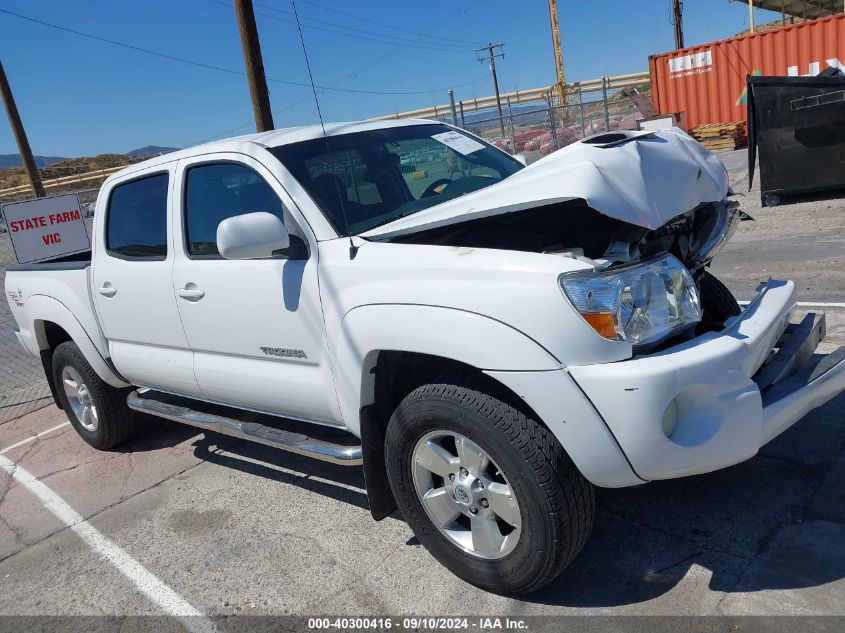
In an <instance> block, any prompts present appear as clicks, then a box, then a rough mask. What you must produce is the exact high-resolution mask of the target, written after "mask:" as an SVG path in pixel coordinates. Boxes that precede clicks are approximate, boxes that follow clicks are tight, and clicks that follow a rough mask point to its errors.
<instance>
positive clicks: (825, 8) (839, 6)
mask: <svg viewBox="0 0 845 633" xmlns="http://www.w3.org/2000/svg"><path fill="white" fill-rule="evenodd" d="M731 1H732V2H743V3H744V4H748V1H747V0H731ZM752 1H753V2H754V6H755V7H757V8H758V9H768V10H769V11H776V12H777V13H781V12H783V13H785V14H786V15H792V16H795V17H798V18H807V19H809V20H815V19H816V18H823V17H826V16H829V15H833V14H834V13H841V12H842V10H843V8H845V7H844V6H843V2H842V0H752Z"/></svg>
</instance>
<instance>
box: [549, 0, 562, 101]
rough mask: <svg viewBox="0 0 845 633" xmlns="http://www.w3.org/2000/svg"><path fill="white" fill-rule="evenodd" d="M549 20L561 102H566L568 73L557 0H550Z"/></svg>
mask: <svg viewBox="0 0 845 633" xmlns="http://www.w3.org/2000/svg"><path fill="white" fill-rule="evenodd" d="M549 22H550V23H551V26H552V49H553V52H554V56H555V72H556V73H557V90H558V99H560V104H561V105H564V104H565V102H566V95H565V94H564V90H566V88H565V86H566V75H565V73H564V71H563V48H562V47H561V44H560V24H559V23H558V17H557V0H549Z"/></svg>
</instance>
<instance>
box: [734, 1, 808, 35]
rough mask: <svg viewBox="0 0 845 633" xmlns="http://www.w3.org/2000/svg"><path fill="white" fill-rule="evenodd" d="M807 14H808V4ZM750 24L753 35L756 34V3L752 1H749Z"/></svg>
mask: <svg viewBox="0 0 845 633" xmlns="http://www.w3.org/2000/svg"><path fill="white" fill-rule="evenodd" d="M804 6H805V12H806V6H807V5H806V4H805V5H804ZM748 24H749V26H750V27H751V29H750V30H751V33H754V3H753V2H752V1H751V0H748Z"/></svg>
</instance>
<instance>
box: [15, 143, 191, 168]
mask: <svg viewBox="0 0 845 633" xmlns="http://www.w3.org/2000/svg"><path fill="white" fill-rule="evenodd" d="M175 149H177V148H175V147H161V146H159V145H147V146H146V147H139V148H138V149H133V150H132V151H130V152H126V155H127V156H132V157H133V158H145V157H147V156H158V155H159V154H166V153H167V152H172V151H173V150H175ZM34 158H35V164H36V165H37V166H38V167H47V166H48V165H52V164H53V163H58V162H60V161H63V160H70V159H69V158H68V157H65V156H35V157H34ZM20 166H21V157H20V155H19V154H0V169H6V168H7V167H20Z"/></svg>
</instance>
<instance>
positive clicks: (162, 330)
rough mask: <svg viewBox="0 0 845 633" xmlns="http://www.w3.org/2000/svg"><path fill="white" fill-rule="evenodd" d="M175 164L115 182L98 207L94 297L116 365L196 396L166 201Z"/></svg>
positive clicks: (147, 381)
mask: <svg viewBox="0 0 845 633" xmlns="http://www.w3.org/2000/svg"><path fill="white" fill-rule="evenodd" d="M174 174H175V163H172V164H170V165H163V166H159V167H154V168H150V169H147V170H144V171H141V172H136V173H133V174H130V175H127V176H125V177H123V178H121V179H120V180H118V181H115V182H112V183H110V184H109V185H108V186H107V187H106V188H105V189H104V191H103V192H102V193H101V195H105V196H106V203H105V205H103V207H98V212H100V213H102V212H104V213H105V217H104V218H103V219H102V221H101V222H99V223H98V225H97V226H98V227H99V231H98V234H97V235H95V239H94V259H93V266H92V270H93V273H92V275H93V279H92V282H93V296H94V303H95V307H96V310H97V316H98V318H99V321H100V325H101V327H102V329H103V333H104V334H105V336H106V338H107V339H108V341H109V350H110V354H111V358H112V362H113V363H114V365H115V367H117V369H118V370H119V371H120V373H121V374H123V375H124V376H125V377H126V378H127V379H128V380H129V381H131V382H133V383H134V384H137V385H141V386H145V387H155V388H158V389H163V390H167V391H174V392H177V393H184V394H187V395H195V394H197V393H198V392H199V387H198V386H197V382H196V379H195V378H194V372H193V357H192V354H191V352H190V349H189V347H188V340H187V338H186V337H185V331H184V329H183V328H182V322H181V320H180V318H179V311H178V310H177V308H176V299H175V297H174V296H173V281H172V275H173V260H174V249H173V234H172V231H171V229H170V223H169V215H168V200H169V199H170V197H171V194H172V192H173V180H174Z"/></svg>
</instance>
